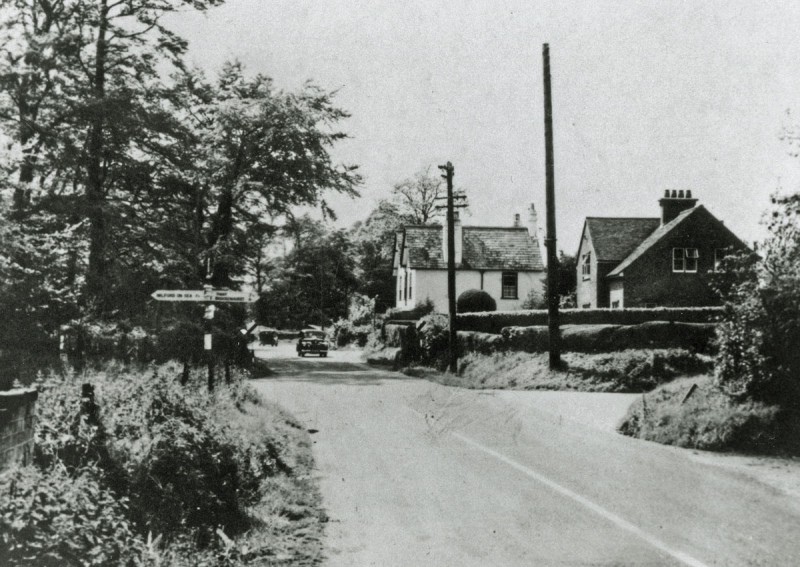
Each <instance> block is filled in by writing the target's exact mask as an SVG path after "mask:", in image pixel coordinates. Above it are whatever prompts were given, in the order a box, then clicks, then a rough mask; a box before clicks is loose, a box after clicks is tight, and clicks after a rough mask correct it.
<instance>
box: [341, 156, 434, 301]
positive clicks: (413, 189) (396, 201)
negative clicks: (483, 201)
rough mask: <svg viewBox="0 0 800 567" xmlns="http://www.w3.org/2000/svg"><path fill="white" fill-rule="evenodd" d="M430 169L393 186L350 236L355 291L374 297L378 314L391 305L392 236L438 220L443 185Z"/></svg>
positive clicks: (355, 226)
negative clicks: (355, 271)
mask: <svg viewBox="0 0 800 567" xmlns="http://www.w3.org/2000/svg"><path fill="white" fill-rule="evenodd" d="M430 172H431V167H430V166H429V167H427V168H425V169H424V170H421V171H419V172H417V173H416V174H414V176H413V177H410V178H408V179H405V180H403V181H401V182H399V183H396V184H395V185H394V187H393V188H392V193H391V197H390V198H389V199H384V200H381V201H379V202H378V205H377V207H375V209H373V210H372V212H371V213H370V214H369V216H368V217H367V218H366V220H364V221H363V222H359V223H356V224H355V225H354V226H353V229H352V234H353V241H354V243H355V251H356V254H357V256H358V262H357V264H358V266H359V270H358V276H359V280H360V281H361V285H360V286H359V289H358V291H359V292H360V293H363V294H365V295H367V296H369V297H372V298H375V297H378V302H377V304H378V307H377V308H378V310H381V311H382V310H385V309H387V308H389V307H391V306H393V305H394V293H395V292H394V276H393V275H392V256H393V254H394V245H395V235H396V234H397V231H399V230H400V229H402V227H403V226H405V225H408V224H429V223H431V222H433V221H437V220H441V219H442V217H443V216H444V211H443V210H442V209H437V208H436V207H437V206H441V205H442V204H443V203H444V201H441V200H437V198H440V197H442V196H443V193H444V190H445V189H444V181H443V180H442V179H441V178H440V177H438V176H432V175H431V173H430Z"/></svg>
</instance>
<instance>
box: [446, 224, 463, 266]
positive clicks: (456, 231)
mask: <svg viewBox="0 0 800 567" xmlns="http://www.w3.org/2000/svg"><path fill="white" fill-rule="evenodd" d="M463 237H464V231H463V230H462V229H461V219H460V218H459V216H458V211H453V240H454V241H455V242H454V243H455V260H456V266H458V265H459V264H460V263H461V260H462V250H463V243H464V241H463ZM442 260H443V261H444V263H445V265H447V221H446V220H445V221H444V223H442Z"/></svg>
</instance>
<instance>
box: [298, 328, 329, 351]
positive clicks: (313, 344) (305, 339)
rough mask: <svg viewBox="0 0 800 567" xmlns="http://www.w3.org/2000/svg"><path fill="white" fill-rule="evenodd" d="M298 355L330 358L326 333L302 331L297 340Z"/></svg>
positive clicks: (312, 330)
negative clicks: (315, 355)
mask: <svg viewBox="0 0 800 567" xmlns="http://www.w3.org/2000/svg"><path fill="white" fill-rule="evenodd" d="M297 354H298V355H299V356H305V355H307V354H317V355H319V356H321V357H326V356H328V341H327V340H326V339H325V332H324V331H319V330H317V329H303V330H302V331H300V338H299V339H298V340H297Z"/></svg>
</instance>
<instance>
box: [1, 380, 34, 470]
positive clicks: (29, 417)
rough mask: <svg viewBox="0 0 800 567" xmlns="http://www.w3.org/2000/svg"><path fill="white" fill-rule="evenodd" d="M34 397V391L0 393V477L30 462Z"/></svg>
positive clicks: (32, 389)
mask: <svg viewBox="0 0 800 567" xmlns="http://www.w3.org/2000/svg"><path fill="white" fill-rule="evenodd" d="M38 394H39V393H38V392H37V391H36V389H34V388H31V389H20V390H7V391H2V392H0V473H2V472H4V471H5V470H6V469H8V468H10V467H11V466H13V465H17V464H18V465H26V464H29V463H30V462H31V457H32V455H33V428H34V425H35V416H36V398H37V397H38Z"/></svg>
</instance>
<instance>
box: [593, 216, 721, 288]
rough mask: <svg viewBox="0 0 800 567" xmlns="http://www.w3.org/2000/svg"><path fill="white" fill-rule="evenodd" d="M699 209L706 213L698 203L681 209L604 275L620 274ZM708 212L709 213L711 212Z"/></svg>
mask: <svg viewBox="0 0 800 567" xmlns="http://www.w3.org/2000/svg"><path fill="white" fill-rule="evenodd" d="M701 210H702V211H705V212H706V213H708V211H706V209H705V207H703V205H698V206H696V207H692V208H691V209H686V210H685V211H682V212H681V213H680V214H678V216H677V217H675V218H674V219H672V220H671V221H669V222H668V223H667V224H665V225H662V226H660V227H658V228H657V229H656V230H655V231H654V232H653V233H652V234H651V235H650V236H648V237H647V238H645V239H644V240H643V241H642V242H641V244H639V246H637V247H636V249H635V250H633V252H631V253H630V254H629V255H628V257H627V258H625V259H624V260H623V261H622V262H621V263H620V264H619V265H618V266H617V267H616V268H614V269H613V270H611V272H609V274H608V276H606V277H612V276H618V275H620V274H621V273H622V271H623V270H624V269H625V268H627V267H628V266H630V265H631V264H633V263H634V262H635V261H636V260H637V259H638V258H639V257H641V256H642V254H644V253H645V252H647V251H648V250H649V249H650V248H652V247H653V246H655V244H656V243H657V242H658V241H659V240H661V239H662V238H664V237H665V236H666V235H667V234H669V233H670V232H672V231H673V230H674V229H675V228H676V227H677V226H678V225H680V224H681V223H683V221H685V220H686V219H688V218H689V217H690V216H692V215H694V214H697V212H698V211H701ZM708 214H709V215H710V214H711V213H708Z"/></svg>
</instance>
